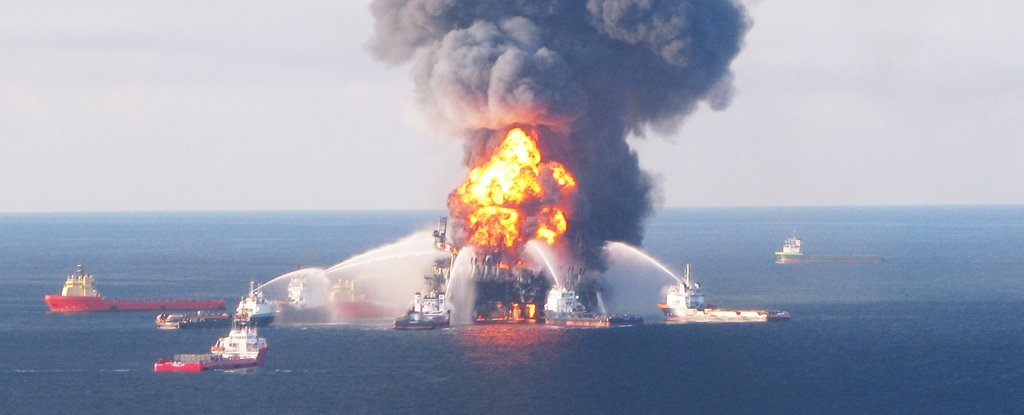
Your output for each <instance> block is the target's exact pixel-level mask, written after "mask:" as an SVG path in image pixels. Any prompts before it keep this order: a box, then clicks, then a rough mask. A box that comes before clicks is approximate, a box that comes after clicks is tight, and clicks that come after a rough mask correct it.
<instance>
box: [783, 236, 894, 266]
mask: <svg viewBox="0 0 1024 415" xmlns="http://www.w3.org/2000/svg"><path fill="white" fill-rule="evenodd" d="M881 262H885V259H884V258H882V257H880V256H878V255H814V256H810V255H805V254H804V253H803V241H801V240H800V239H799V238H797V237H796V236H791V237H789V238H788V239H786V242H785V243H784V244H783V245H782V250H781V251H776V252H775V263H776V264H878V263H881Z"/></svg>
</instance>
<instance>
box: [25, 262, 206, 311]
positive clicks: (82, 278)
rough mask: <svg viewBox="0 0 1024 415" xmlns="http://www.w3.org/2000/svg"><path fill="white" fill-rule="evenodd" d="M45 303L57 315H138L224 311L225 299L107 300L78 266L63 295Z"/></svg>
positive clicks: (62, 291)
mask: <svg viewBox="0 0 1024 415" xmlns="http://www.w3.org/2000/svg"><path fill="white" fill-rule="evenodd" d="M43 301H46V305H48V306H50V311H52V312H55V313H75V312H83V311H139V310H219V309H223V308H224V300H223V299H145V300H114V299H106V298H103V296H102V295H100V292H99V291H97V290H96V284H95V281H94V280H93V276H92V274H87V273H85V272H84V271H83V270H82V266H81V265H79V266H78V269H77V270H76V271H75V273H74V274H71V275H68V279H67V281H64V288H63V289H62V290H61V293H60V294H46V295H44V296H43Z"/></svg>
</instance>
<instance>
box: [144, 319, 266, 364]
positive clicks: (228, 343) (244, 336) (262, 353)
mask: <svg viewBox="0 0 1024 415" xmlns="http://www.w3.org/2000/svg"><path fill="white" fill-rule="evenodd" d="M266 356H267V339H264V338H262V337H259V336H258V335H257V332H256V327H251V326H249V325H248V324H244V323H240V322H236V323H235V324H234V327H233V328H232V329H231V332H229V333H228V335H227V336H226V337H221V338H219V339H217V342H216V343H214V344H213V346H211V347H210V353H205V354H176V355H174V357H173V358H170V359H160V360H157V361H156V363H154V364H153V371H154V372H202V371H204V370H227V369H239V368H247V367H253V366H262V365H263V359H265V358H266Z"/></svg>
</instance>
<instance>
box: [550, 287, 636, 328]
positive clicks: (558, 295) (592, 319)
mask: <svg viewBox="0 0 1024 415" xmlns="http://www.w3.org/2000/svg"><path fill="white" fill-rule="evenodd" d="M544 323H545V324H548V325H554V326H570V327H615V326H642V325H643V324H644V319H643V318H642V317H640V316H638V315H635V314H608V313H593V312H588V311H587V308H586V306H584V305H583V303H582V302H580V299H579V296H578V295H576V291H575V290H569V289H567V288H565V287H562V286H558V285H556V286H554V287H552V288H551V290H550V291H548V298H547V302H546V303H544Z"/></svg>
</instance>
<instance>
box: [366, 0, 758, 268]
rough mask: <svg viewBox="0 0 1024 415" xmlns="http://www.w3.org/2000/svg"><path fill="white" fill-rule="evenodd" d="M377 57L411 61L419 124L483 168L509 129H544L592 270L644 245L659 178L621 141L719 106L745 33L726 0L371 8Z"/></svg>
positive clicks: (399, 0) (386, 2)
mask: <svg viewBox="0 0 1024 415" xmlns="http://www.w3.org/2000/svg"><path fill="white" fill-rule="evenodd" d="M370 8H371V11H372V13H373V15H374V18H375V19H376V23H375V35H374V37H373V38H372V39H371V41H370V44H369V49H370V51H371V52H372V53H373V54H374V56H375V57H376V58H378V59H379V60H381V61H384V62H386V63H390V64H396V65H397V64H402V63H405V62H408V61H410V60H414V61H415V66H414V69H413V78H414V82H415V85H416V94H417V98H418V100H419V103H420V104H421V107H422V109H423V111H424V112H425V119H428V120H431V121H432V122H435V123H436V126H437V127H440V128H443V129H445V130H446V131H449V132H451V133H454V134H458V135H460V136H463V137H465V138H466V163H467V164H468V165H469V166H476V165H478V164H480V163H481V162H482V161H483V160H485V159H486V158H487V157H488V156H489V154H490V152H491V150H492V149H494V148H495V147H496V146H497V145H498V143H499V142H500V140H501V139H502V137H504V135H505V133H506V131H507V130H508V129H509V128H511V127H514V126H530V127H532V128H535V129H536V130H537V131H540V132H541V134H540V139H539V143H538V145H539V146H540V148H541V150H542V152H543V153H544V157H545V158H546V159H549V160H555V161H558V162H560V163H562V164H564V165H565V166H566V167H567V168H568V169H569V170H571V171H572V172H573V174H575V175H576V178H577V181H578V185H579V189H578V192H577V194H576V200H575V201H574V207H573V209H572V211H573V216H572V217H570V218H569V224H570V225H569V233H568V234H567V236H568V237H569V238H570V239H569V240H571V241H575V242H576V244H577V246H576V248H577V253H578V255H579V256H580V257H581V258H582V259H583V260H584V261H585V263H586V264H587V265H589V266H592V267H595V266H596V267H601V266H602V264H603V261H602V259H601V257H600V255H601V250H600V248H601V246H603V244H604V242H605V241H610V240H614V241H624V242H627V243H630V244H634V245H639V244H640V243H641V241H642V239H643V234H642V232H643V222H644V220H645V219H646V218H647V217H648V216H649V214H650V213H651V210H652V200H651V190H652V187H653V184H652V182H651V178H650V177H649V176H648V175H647V174H646V173H644V172H643V171H642V170H641V169H640V166H639V162H638V160H637V156H636V153H635V152H633V151H632V150H631V149H630V147H629V145H628V143H627V142H626V138H627V136H629V135H638V136H639V135H643V134H644V132H645V131H646V130H647V129H654V130H657V131H659V132H662V133H669V132H672V131H674V130H675V129H676V128H677V127H678V125H679V124H680V122H681V121H682V120H683V118H685V117H686V116H687V115H688V114H690V113H691V112H692V111H693V110H694V109H695V108H696V106H697V105H698V103H700V102H702V101H703V102H706V103H707V104H708V105H709V106H710V107H711V108H714V109H721V108H724V107H725V106H726V105H727V104H728V101H729V98H730V95H731V92H732V87H731V82H732V73H731V72H730V70H729V65H730V63H731V62H732V60H733V58H734V57H735V56H736V54H737V53H738V52H739V50H740V47H741V44H742V40H743V36H744V34H745V33H746V31H747V29H748V27H749V20H748V19H747V17H746V14H745V11H744V8H743V7H742V6H741V5H740V4H739V3H737V2H735V1H730V0H720V1H715V0H668V1H658V0H618V1H615V0H604V1H602V0H589V1H579V0H562V1H560V0H554V1H526V0H520V1H515V0H479V1H459V0H375V1H374V2H373V3H372V4H371V6H370Z"/></svg>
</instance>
